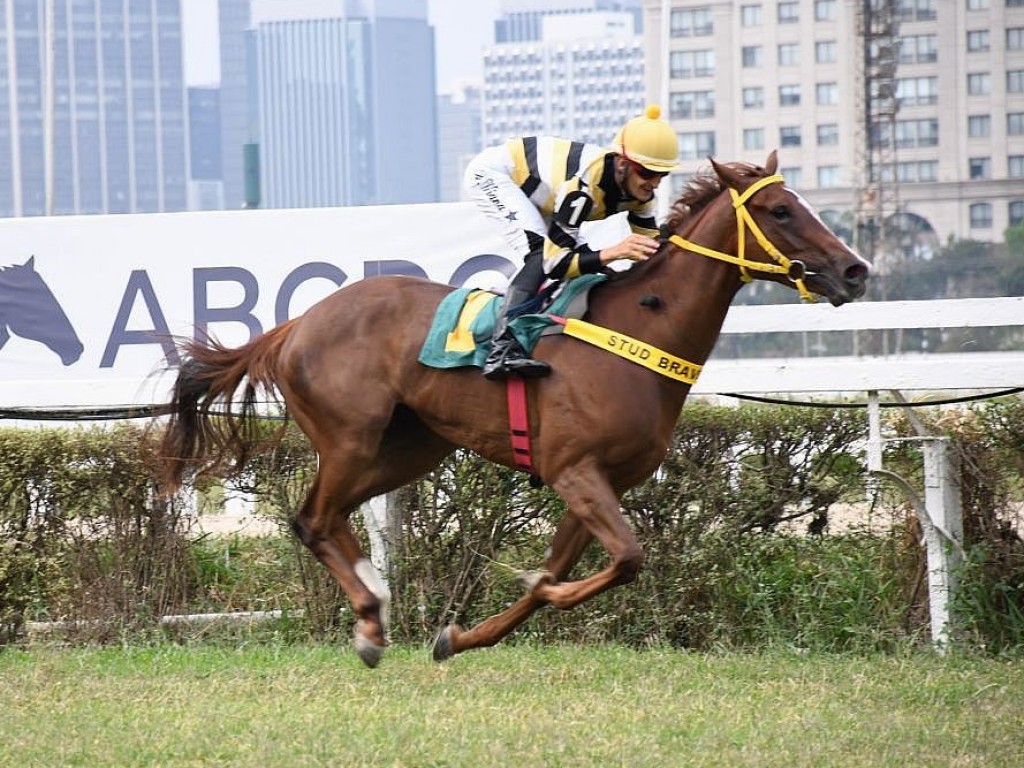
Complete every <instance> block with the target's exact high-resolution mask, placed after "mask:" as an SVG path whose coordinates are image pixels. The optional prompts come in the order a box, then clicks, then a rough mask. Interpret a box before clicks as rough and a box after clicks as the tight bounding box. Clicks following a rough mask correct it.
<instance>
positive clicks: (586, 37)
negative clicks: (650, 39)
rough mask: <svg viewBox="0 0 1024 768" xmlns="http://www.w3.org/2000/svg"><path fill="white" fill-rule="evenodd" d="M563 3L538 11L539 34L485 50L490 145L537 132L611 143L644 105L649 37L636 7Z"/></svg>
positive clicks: (485, 113) (485, 118)
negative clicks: (580, 8) (641, 30)
mask: <svg viewBox="0 0 1024 768" xmlns="http://www.w3.org/2000/svg"><path fill="white" fill-rule="evenodd" d="M589 5H590V6H593V5H595V3H593V2H591V3H589ZM567 6H568V7H571V8H575V6H574V5H573V4H572V3H569V4H567ZM559 7H561V6H560V5H556V4H553V3H549V4H548V10H549V11H551V12H550V13H547V14H545V15H541V16H540V17H539V22H540V30H541V31H540V39H539V40H537V41H534V42H515V43H500V44H496V45H493V46H490V47H488V48H486V49H485V50H484V92H483V136H484V143H485V144H488V145H491V144H497V143H500V142H502V141H505V140H506V139H508V138H510V137H513V136H536V135H556V136H564V137H566V138H570V139H575V140H578V141H585V142H589V143H595V144H607V143H610V142H611V140H612V138H613V137H614V136H615V133H616V132H617V131H618V130H619V129H620V128H621V127H622V126H623V125H624V124H625V123H626V121H627V120H629V119H630V118H632V117H635V116H636V115H639V114H641V113H642V112H643V110H644V106H645V104H646V102H645V89H644V37H643V36H642V35H640V34H638V31H637V28H636V26H635V19H634V16H633V14H632V13H627V12H610V11H597V10H589V11H587V12H585V13H584V12H580V13H572V14H569V13H554V12H553V11H554V10H555V9H556V8H559Z"/></svg>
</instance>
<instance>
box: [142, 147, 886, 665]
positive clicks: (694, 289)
mask: <svg viewBox="0 0 1024 768" xmlns="http://www.w3.org/2000/svg"><path fill="white" fill-rule="evenodd" d="M710 164H711V168H710V169H709V170H705V171H704V172H702V173H700V174H697V175H695V176H694V177H693V178H692V179H691V180H690V181H689V183H688V184H687V185H686V187H685V188H684V190H683V192H682V195H681V196H680V197H679V199H678V200H677V201H676V202H675V203H674V204H673V206H672V208H671V210H670V212H669V215H668V216H667V218H666V222H665V224H664V225H663V232H664V233H666V234H668V233H671V234H668V236H667V237H666V238H665V239H664V241H663V243H662V244H661V246H660V248H659V249H658V251H657V252H656V253H655V254H654V255H653V256H652V257H651V258H650V259H648V260H646V261H644V262H640V263H636V264H634V265H633V266H631V267H630V268H629V269H628V270H623V271H619V272H615V273H614V274H610V275H609V277H608V279H607V280H605V281H604V282H602V283H600V284H598V285H597V286H595V287H594V288H593V289H592V291H591V294H590V298H589V307H588V310H587V319H588V320H589V322H590V323H593V324H595V325H598V326H602V327H605V328H607V329H611V330H613V331H614V333H615V334H616V335H618V336H621V337H622V338H630V339H635V340H639V341H641V342H643V343H645V344H647V345H650V347H652V348H657V349H659V350H661V351H663V352H664V353H665V354H666V355H667V356H668V358H670V359H681V360H685V361H686V362H687V364H689V365H691V366H692V368H693V370H697V369H698V368H699V366H701V365H703V363H704V362H705V361H706V360H707V358H708V356H709V355H710V354H711V351H712V348H713V347H714V345H715V342H716V340H717V338H718V335H719V332H720V330H721V327H722V324H723V322H724V320H725V316H726V313H727V312H728V310H729V306H730V304H731V303H732V301H733V298H734V296H735V295H736V293H737V291H738V290H739V289H740V287H741V286H742V285H743V283H744V282H745V281H748V280H750V279H753V278H754V277H760V278H762V279H767V280H773V281H776V282H780V283H784V284H786V285H790V286H792V287H795V288H797V289H798V290H799V291H800V292H801V294H802V295H803V296H804V297H805V298H808V299H813V298H814V296H815V295H820V296H823V297H825V298H826V299H827V300H828V301H829V302H830V303H831V304H833V305H835V306H840V305H842V304H844V303H846V302H849V301H853V300H854V299H857V298H859V297H861V296H862V295H863V294H864V291H865V287H866V280H867V278H868V275H869V272H870V266H869V264H868V262H866V261H865V260H864V259H862V258H861V257H860V256H859V255H857V254H856V253H854V252H853V251H852V250H851V249H850V248H849V247H848V246H847V245H846V244H845V243H844V242H843V241H842V240H840V239H839V238H838V237H836V236H835V235H834V234H833V233H832V232H831V231H830V230H829V228H828V227H827V226H826V225H825V224H824V222H823V221H822V220H821V219H820V218H819V217H818V215H817V214H816V213H815V212H814V210H813V209H812V208H811V206H810V205H809V204H808V203H807V202H806V201H805V200H804V199H803V198H802V197H801V196H800V195H799V194H798V193H797V192H795V191H794V190H792V189H790V188H789V187H787V186H786V185H785V182H784V180H783V178H782V177H781V176H780V175H778V174H776V167H777V161H776V153H775V152H772V153H771V154H770V155H769V156H768V160H767V161H766V163H765V166H763V167H761V166H756V165H753V164H749V163H739V162H735V163H725V162H721V163H720V162H717V161H715V160H714V159H713V158H712V159H710ZM452 290H453V288H452V287H451V286H447V285H442V284H439V283H434V282H430V281H428V280H425V279H421V278H413V277H405V276H381V277H374V278H370V279H365V280H362V281H360V282H357V283H354V284H352V285H348V286H344V287H342V288H340V289H339V290H337V291H336V292H335V293H333V294H331V295H330V296H328V297H326V298H324V299H323V300H321V301H320V302H319V303H317V304H315V305H314V306H312V307H311V308H310V309H309V310H307V311H306V312H305V313H304V314H303V315H301V316H299V317H297V318H293V319H291V320H288V321H286V322H284V323H283V324H281V325H278V326H276V327H275V328H272V329H270V330H269V331H267V332H266V333H264V334H263V335H261V336H258V337H256V338H255V339H253V340H251V341H249V342H248V343H247V344H245V345H243V346H241V347H237V348H228V347H226V346H223V345H220V344H218V343H216V342H215V341H209V340H204V341H201V342H200V341H185V342H183V346H184V348H183V350H182V355H183V357H182V360H183V362H182V364H181V367H180V369H179V372H178V375H177V379H176V381H175V384H174V390H173V398H172V400H171V402H170V403H169V404H168V405H167V406H166V407H167V411H168V412H169V413H170V419H169V421H168V423H167V427H166V431H165V433H164V437H163V441H162V444H161V446H160V452H161V455H162V457H163V458H162V470H161V476H162V482H163V483H164V486H165V487H166V488H167V489H168V490H169V491H173V490H175V489H176V488H177V487H178V486H179V484H180V483H181V482H182V479H183V473H186V472H189V473H198V472H207V473H211V474H214V475H216V474H220V475H224V474H225V473H228V472H230V471H234V470H238V469H239V468H240V467H241V466H242V465H244V463H245V460H246V458H247V457H248V456H249V454H250V452H251V450H252V449H253V447H254V443H253V440H254V437H255V433H254V431H253V429H252V427H253V426H254V419H256V418H258V417H259V413H258V410H257V402H258V401H257V395H258V393H259V392H261V391H263V392H268V393H272V394H273V393H274V392H275V391H276V392H277V393H279V394H278V395H277V397H279V398H280V399H281V400H283V403H284V405H285V407H286V410H287V413H288V414H289V417H290V418H292V419H294V421H295V422H296V423H297V424H298V426H299V427H300V428H301V429H302V431H303V432H304V433H305V434H306V436H307V437H308V438H309V440H310V441H311V443H312V445H313V447H314V448H315V450H316V452H317V455H318V457H319V467H318V471H317V474H316V476H315V478H314V480H313V482H312V485H311V488H310V490H309V492H308V496H307V498H306V500H305V502H304V504H303V505H302V507H301V509H299V510H298V512H297V513H296V515H295V517H294V522H293V528H294V531H295V532H296V534H297V535H298V537H299V538H300V539H301V541H302V542H303V543H304V544H305V545H306V546H307V547H308V548H309V549H310V550H311V551H312V553H313V554H314V555H315V556H316V558H317V559H318V560H319V561H320V562H321V563H322V564H323V565H324V566H326V568H327V569H328V570H329V571H330V573H331V574H332V575H333V577H334V578H335V579H336V580H337V582H338V584H340V586H341V587H342V589H343V590H344V591H345V593H346V595H347V597H348V599H349V600H350V602H351V605H352V608H353V611H354V615H355V617H356V619H357V621H356V622H355V628H354V635H355V637H354V646H355V649H356V652H357V653H358V655H359V657H360V658H361V659H362V661H363V662H364V663H365V664H366V665H367V666H370V667H374V666H376V665H377V663H378V662H379V661H380V659H381V656H382V654H383V651H384V648H385V646H386V643H387V628H386V624H385V619H384V618H383V617H384V616H386V608H387V601H388V599H389V597H390V594H389V592H388V588H387V586H386V584H385V583H384V581H383V580H382V578H381V577H380V574H379V573H377V571H376V570H375V569H374V567H373V566H372V565H371V564H370V561H369V560H368V558H367V557H366V555H365V554H364V553H363V552H362V550H361V549H360V545H359V543H358V541H357V539H356V537H355V535H354V533H353V530H352V528H351V525H350V516H351V514H352V513H353V511H354V510H356V509H357V508H358V507H359V505H361V504H362V503H363V502H365V501H367V500H368V499H370V498H371V497H374V496H377V495H380V494H383V493H385V492H387V491H389V490H392V489H394V488H397V487H399V486H401V485H404V484H407V483H409V482H412V481H413V480H415V479H416V478H418V477H419V476H421V475H422V474H424V473H426V472H428V471H429V470H431V469H432V468H434V467H436V466H437V465H438V464H439V463H440V462H441V460H442V459H444V457H446V456H448V455H449V454H450V453H452V452H453V451H454V450H456V448H459V447H461V448H466V449H469V450H471V451H474V452H475V453H477V454H479V455H480V456H482V457H484V458H486V459H488V460H490V461H492V462H496V463H498V464H502V465H505V466H508V467H517V466H521V465H520V464H519V460H518V459H517V456H516V454H515V451H514V450H513V447H512V445H511V444H510V440H509V415H508V413H507V411H506V385H505V383H502V382H495V381H488V380H487V379H485V378H484V377H483V376H482V375H481V372H480V370H479V369H478V368H475V367H472V366H470V367H461V368H453V369H448V370H439V369H436V368H432V367H427V366H425V365H424V364H422V363H421V362H419V361H418V359H417V357H418V354H419V352H420V349H421V347H422V345H423V344H424V340H425V337H426V334H427V331H428V328H429V326H430V325H431V321H432V318H433V317H434V315H435V311H436V310H437V307H438V305H439V303H440V302H441V301H442V300H443V299H444V298H445V297H446V296H447V295H448V294H449V293H450V292H451V291H452ZM534 354H535V355H536V356H537V357H538V358H539V359H543V360H546V361H547V362H548V363H550V364H551V367H552V371H553V372H552V374H551V375H550V376H548V377H545V378H539V379H530V380H519V381H520V382H521V383H522V385H523V386H524V387H525V389H526V392H527V394H528V402H529V407H528V420H529V433H530V439H531V448H532V468H533V471H534V472H535V473H536V475H537V476H538V477H539V478H540V479H541V480H542V481H543V482H544V483H546V484H547V485H548V486H550V488H552V489H553V490H554V491H555V492H556V493H557V494H558V495H559V496H560V497H561V498H562V500H564V502H565V506H566V512H565V514H564V516H563V517H562V519H561V520H560V521H559V522H558V524H557V526H556V530H555V533H554V537H553V540H552V542H551V546H550V549H549V550H548V554H547V556H546V562H545V564H544V567H543V568H542V569H541V570H537V571H526V572H524V573H523V575H522V578H521V583H522V585H523V587H524V590H525V594H524V595H523V596H522V597H521V598H519V599H518V600H517V601H516V602H515V603H513V604H512V605H510V606H509V607H508V608H507V609H505V610H504V611H502V612H500V613H498V614H496V615H494V616H492V617H490V618H487V619H486V620H484V621H482V622H481V623H479V624H478V625H476V626H474V627H472V628H469V629H465V628H463V627H461V626H459V625H458V624H455V623H452V624H448V625H447V626H444V627H443V628H442V629H441V630H440V631H439V632H438V634H437V635H436V638H435V640H434V644H433V654H432V655H433V657H434V659H435V660H437V661H443V660H446V659H448V658H450V657H452V656H454V655H455V654H458V653H461V652H463V651H466V650H469V649H473V648H480V647H484V646H491V645H494V644H495V643H497V642H498V641H499V640H501V639H502V638H504V637H505V636H506V635H508V634H509V633H510V632H511V631H512V630H513V629H515V628H516V627H517V626H518V625H520V624H521V623H522V622H523V621H525V620H526V619H527V617H529V616H530V615H531V614H532V613H533V612H534V611H536V610H537V609H538V608H540V607H542V606H546V605H552V606H555V607H556V608H558V609H563V610H567V609H570V608H573V607H574V606H576V605H578V604H580V603H582V602H583V601H585V600H587V599H589V598H591V597H593V596H595V595H597V594H599V593H601V592H604V591H605V590H607V589H610V588H612V587H615V586H618V585H623V584H627V583H629V582H631V581H633V580H634V579H635V578H636V576H637V574H638V572H639V571H640V569H641V567H642V565H643V562H644V553H643V552H642V550H641V547H640V546H639V544H638V542H637V539H636V537H635V535H634V533H633V531H632V529H631V527H630V525H629V524H628V522H627V520H626V518H625V516H624V515H623V514H622V512H621V507H620V498H621V497H622V495H623V494H624V493H625V492H626V491H627V490H628V489H630V488H632V487H633V486H635V485H637V484H638V483H640V482H642V481H643V480H645V479H646V478H648V477H650V476H651V475H652V473H653V472H654V471H655V470H656V469H657V467H658V466H659V464H660V463H661V461H662V459H663V457H664V456H665V454H666V452H667V450H668V448H669V445H670V441H671V439H672V435H673V430H674V428H675V426H676V422H677V419H678V417H679V414H680V411H681V409H682V406H683V403H684V401H685V400H686V397H687V394H688V392H689V390H690V383H688V382H687V381H682V380H680V379H679V378H669V377H667V376H663V375H660V374H659V373H658V372H656V371H654V370H651V369H650V368H648V367H645V366H642V365H638V364H636V362H635V361H633V360H629V359H623V358H622V357H619V356H617V355H612V354H609V353H608V352H607V351H604V350H602V349H601V348H599V347H598V346H596V345H594V344H586V343H581V342H579V341H578V340H576V339H572V338H566V337H565V335H553V336H545V337H543V338H541V339H540V341H539V342H538V344H537V346H536V348H535V349H534ZM243 382H245V388H244V392H242V393H238V392H237V390H239V389H240V387H241V385H242V384H243ZM691 383H692V380H691ZM214 409H216V411H217V412H221V411H223V410H224V409H226V410H228V411H229V412H231V411H232V410H233V409H234V412H232V413H230V414H229V416H227V417H224V418H222V417H219V416H217V415H216V414H215V413H214ZM594 540H596V541H598V542H599V543H600V544H601V546H603V547H604V549H605V551H606V553H607V556H608V564H607V565H606V566H605V567H604V568H603V569H602V570H600V571H598V572H597V573H594V574H592V575H589V576H586V577H583V578H580V579H578V580H568V577H569V574H570V571H571V570H572V568H573V566H574V565H575V564H576V562H577V561H578V559H579V558H580V557H581V556H582V554H583V552H584V550H585V549H586V548H587V547H588V545H590V544H591V542H592V541H594Z"/></svg>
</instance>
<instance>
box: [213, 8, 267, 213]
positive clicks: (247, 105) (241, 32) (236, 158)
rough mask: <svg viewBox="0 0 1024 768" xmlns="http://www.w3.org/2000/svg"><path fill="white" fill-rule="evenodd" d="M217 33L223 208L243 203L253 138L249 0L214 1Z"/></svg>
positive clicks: (254, 108)
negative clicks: (248, 148)
mask: <svg viewBox="0 0 1024 768" xmlns="http://www.w3.org/2000/svg"><path fill="white" fill-rule="evenodd" d="M217 2H218V9H217V13H218V16H217V21H218V33H219V36H220V136H221V139H220V161H221V169H222V174H223V177H222V178H223V181H224V207H225V208H241V207H243V205H244V204H245V202H246V189H245V161H244V147H245V145H246V144H251V143H254V142H255V141H256V137H257V134H258V132H259V126H258V124H257V123H258V120H257V119H256V104H257V102H256V95H255V85H256V81H255V78H254V77H251V76H250V71H252V70H253V69H254V66H253V65H252V63H251V62H250V59H251V58H252V53H251V51H252V45H251V36H250V33H249V31H248V30H249V26H250V23H249V0H217Z"/></svg>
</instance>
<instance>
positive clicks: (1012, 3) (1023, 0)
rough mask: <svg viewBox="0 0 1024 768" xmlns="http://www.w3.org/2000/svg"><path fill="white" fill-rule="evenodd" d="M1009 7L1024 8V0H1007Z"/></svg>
mask: <svg viewBox="0 0 1024 768" xmlns="http://www.w3.org/2000/svg"><path fill="white" fill-rule="evenodd" d="M1006 7H1007V8H1024V0H1006Z"/></svg>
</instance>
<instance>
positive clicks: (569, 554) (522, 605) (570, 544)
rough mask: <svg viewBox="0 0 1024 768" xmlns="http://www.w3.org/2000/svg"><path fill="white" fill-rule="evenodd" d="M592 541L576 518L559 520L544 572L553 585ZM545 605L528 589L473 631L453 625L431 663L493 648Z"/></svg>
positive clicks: (438, 643) (438, 641)
mask: <svg viewBox="0 0 1024 768" xmlns="http://www.w3.org/2000/svg"><path fill="white" fill-rule="evenodd" d="M593 539H594V537H593V535H591V533H590V531H588V530H587V529H586V527H585V526H584V525H583V523H581V522H580V520H579V519H578V518H577V517H576V516H575V515H572V514H566V515H565V516H564V517H563V518H562V520H561V521H560V522H559V524H558V528H557V529H556V530H555V538H554V540H553V541H552V542H551V551H550V553H549V555H548V558H547V569H548V571H549V572H550V574H551V576H552V577H553V578H554V580H555V581H560V580H561V579H564V578H565V577H566V576H568V575H569V572H570V571H571V570H572V568H573V566H574V565H576V563H577V561H578V560H579V559H580V557H581V556H582V555H583V552H584V551H585V550H586V548H587V545H589V544H590V542H591V541H593ZM546 604H547V601H546V600H544V599H542V598H541V597H539V596H538V595H537V594H536V593H535V592H534V591H533V590H532V589H531V590H530V591H529V592H528V593H527V594H526V595H524V596H523V597H521V598H519V599H518V600H517V601H516V602H515V603H513V604H512V605H510V606H509V607H508V608H506V609H505V610H504V611H502V612H501V613H499V614H496V615H494V616H491V617H490V618H489V619H486V620H484V621H482V622H480V623H479V624H477V625H476V626H475V627H473V628H472V629H469V630H464V629H462V628H461V627H459V626H458V625H456V624H449V625H448V626H447V627H445V628H444V629H442V630H441V632H440V633H439V634H438V636H437V639H436V640H435V641H434V660H435V661H444V660H445V659H448V658H450V657H452V656H454V655H455V654H456V653H461V652H462V651H468V650H470V649H472V648H483V647H486V646H491V645H494V644H495V643H497V642H498V641H499V640H501V639H502V638H504V637H505V636H507V635H508V634H509V633H510V632H511V631H512V630H514V629H515V628H516V627H518V626H519V625H520V624H522V623H523V622H524V621H526V620H527V619H528V618H529V617H530V615H531V614H532V613H533V612H534V611H536V610H537V609H538V608H540V607H542V606H544V605H546Z"/></svg>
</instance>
